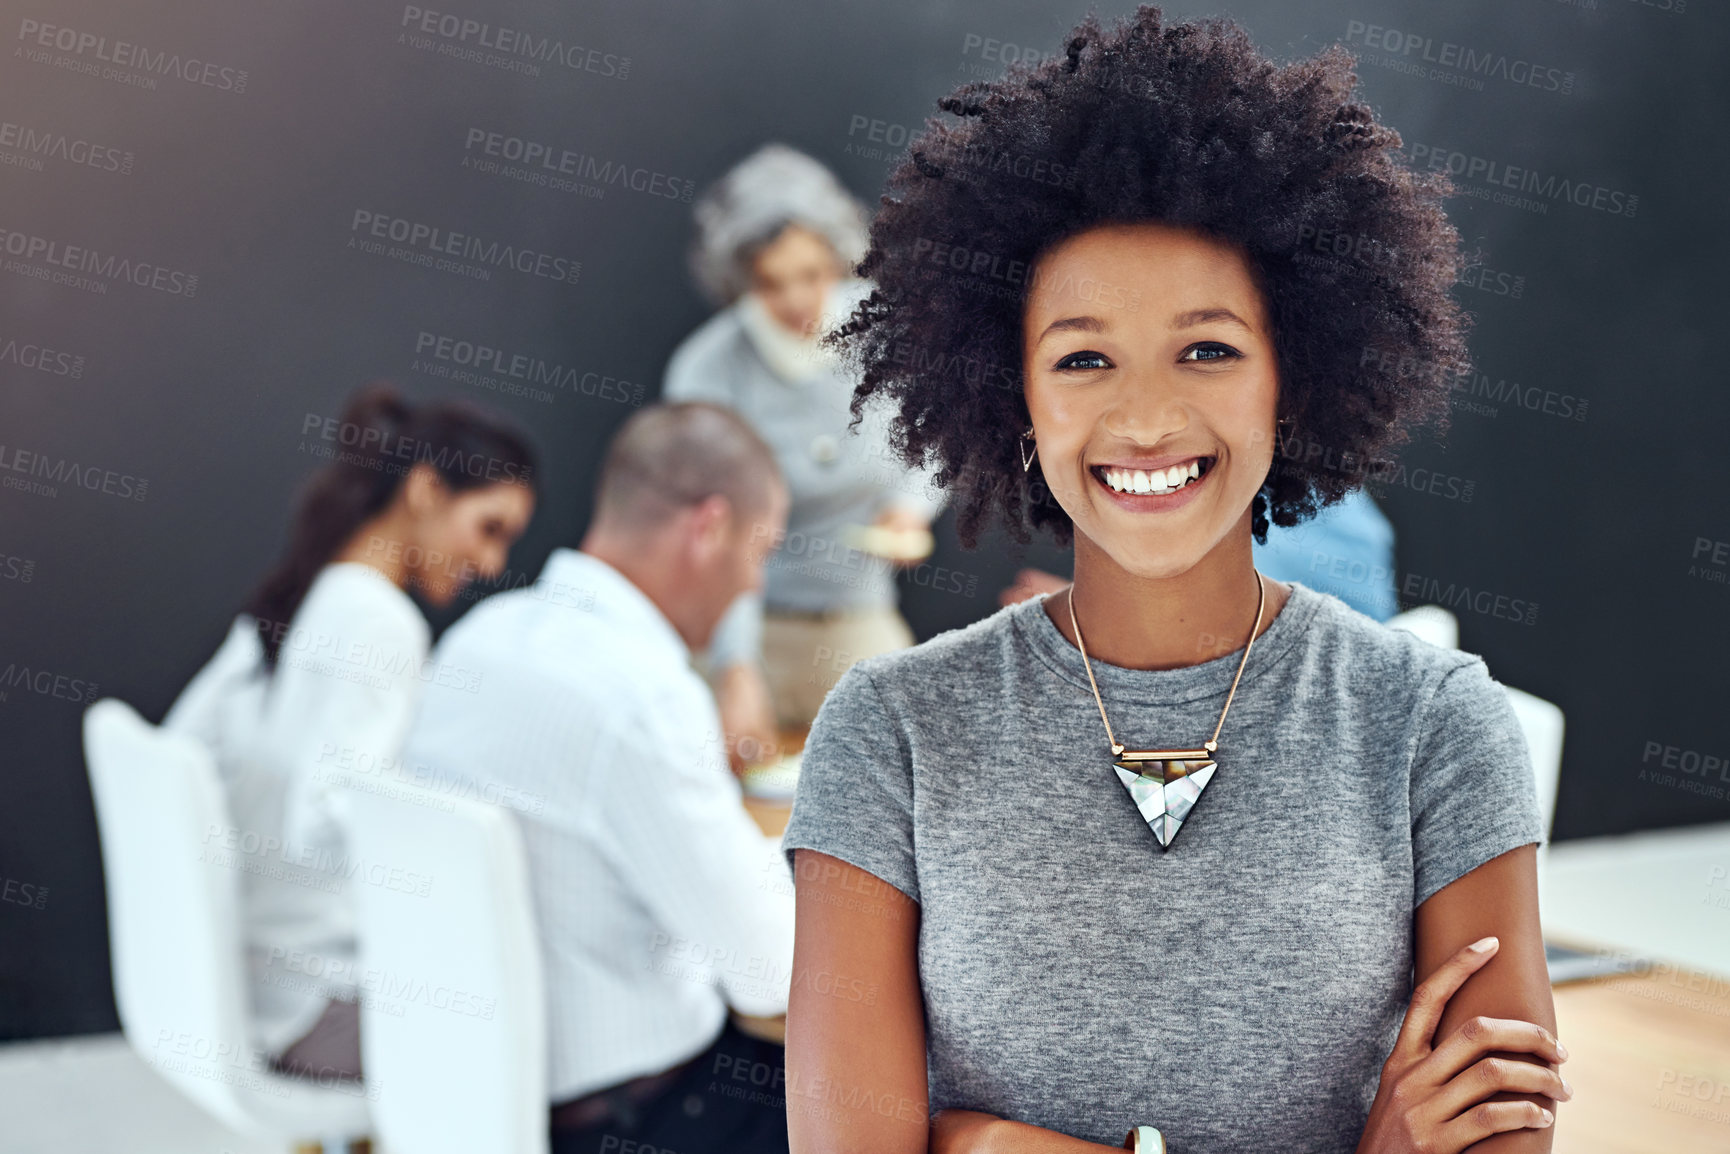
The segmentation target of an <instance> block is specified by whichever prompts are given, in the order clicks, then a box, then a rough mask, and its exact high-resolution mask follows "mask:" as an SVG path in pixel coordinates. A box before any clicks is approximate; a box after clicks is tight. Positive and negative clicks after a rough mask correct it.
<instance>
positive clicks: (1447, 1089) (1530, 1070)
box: [1431, 1058, 1574, 1119]
mask: <svg viewBox="0 0 1730 1154" xmlns="http://www.w3.org/2000/svg"><path fill="white" fill-rule="evenodd" d="M1502 1093H1508V1094H1542V1095H1543V1096H1544V1097H1546V1098H1550V1099H1552V1100H1554V1101H1557V1102H1566V1101H1567V1100H1568V1099H1570V1098H1572V1097H1573V1096H1574V1090H1573V1088H1572V1087H1571V1086H1569V1085H1568V1082H1567V1079H1565V1078H1563V1077H1562V1075H1561V1074H1560V1073H1559V1072H1558V1071H1555V1070H1552V1069H1550V1068H1549V1067H1548V1066H1540V1065H1538V1064H1537V1063H1535V1062H1523V1061H1521V1060H1520V1059H1518V1058H1485V1059H1484V1060H1483V1061H1481V1062H1475V1063H1473V1064H1472V1065H1471V1066H1470V1067H1468V1068H1467V1069H1465V1070H1463V1071H1461V1073H1460V1075H1459V1076H1458V1077H1456V1078H1454V1079H1453V1080H1452V1081H1450V1082H1449V1083H1448V1084H1447V1085H1445V1086H1443V1087H1442V1088H1441V1089H1440V1090H1439V1091H1437V1093H1436V1096H1435V1098H1433V1099H1432V1100H1431V1105H1432V1106H1433V1107H1434V1109H1435V1110H1436V1115H1435V1116H1437V1117H1441V1118H1444V1119H1452V1118H1455V1117H1458V1116H1459V1115H1461V1114H1464V1113H1466V1112H1467V1111H1468V1110H1470V1109H1471V1108H1472V1107H1474V1106H1476V1105H1478V1104H1479V1103H1481V1102H1483V1101H1485V1100H1486V1099H1488V1098H1490V1097H1492V1096H1493V1095H1496V1094H1502Z"/></svg>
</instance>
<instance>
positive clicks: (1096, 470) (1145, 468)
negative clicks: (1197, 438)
mask: <svg viewBox="0 0 1730 1154" xmlns="http://www.w3.org/2000/svg"><path fill="white" fill-rule="evenodd" d="M1218 460H1219V458H1218V457H1214V456H1189V457H1170V456H1167V457H1162V458H1157V459H1154V460H1151V461H1144V462H1139V463H1135V462H1115V461H1114V462H1108V463H1104V464H1098V465H1090V466H1088V469H1087V471H1088V473H1089V475H1091V476H1092V477H1093V480H1094V482H1095V483H1096V484H1097V485H1098V487H1099V488H1100V489H1102V490H1104V492H1105V494H1106V495H1107V496H1108V497H1109V498H1110V500H1111V501H1112V503H1113V504H1115V505H1117V506H1118V507H1119V508H1122V509H1127V510H1129V511H1130V512H1132V513H1167V512H1170V511H1171V510H1173V509H1180V508H1182V507H1183V506H1184V505H1187V504H1188V503H1189V502H1190V501H1191V500H1193V499H1194V498H1195V494H1196V491H1197V490H1198V489H1200V488H1201V487H1202V486H1203V485H1205V484H1206V483H1207V480H1208V478H1209V477H1211V476H1212V475H1213V467H1214V464H1215V463H1216V462H1217V461H1218Z"/></svg>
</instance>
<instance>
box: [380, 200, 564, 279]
mask: <svg viewBox="0 0 1730 1154" xmlns="http://www.w3.org/2000/svg"><path fill="white" fill-rule="evenodd" d="M348 227H349V232H350V234H351V235H350V236H349V241H348V243H349V247H350V248H358V249H360V250H361V251H362V252H367V253H373V254H376V255H380V256H388V257H392V258H394V259H396V260H401V261H405V262H406V263H409V264H419V265H424V266H426V267H428V268H437V269H440V270H442V271H451V272H460V273H463V274H464V275H467V276H476V274H480V275H478V276H476V279H478V280H486V279H490V277H491V273H490V271H489V269H488V268H487V267H484V266H490V267H491V268H502V269H510V270H511V271H513V272H519V273H523V274H524V275H526V276H536V277H541V278H543V279H545V280H551V281H559V282H561V283H564V284H571V285H574V284H576V283H577V278H578V277H579V276H580V275H581V274H582V271H583V263H582V262H581V261H577V260H570V259H569V258H567V257H562V256H555V255H553V254H552V253H547V252H539V251H537V250H535V249H532V248H527V247H523V246H519V245H512V244H504V243H502V242H500V241H496V240H487V239H486V238H485V237H479V236H475V235H474V234H473V233H466V232H453V231H451V230H450V229H447V228H440V227H439V226H437V225H432V224H426V223H424V222H422V221H418V220H409V219H407V218H406V217H400V216H392V215H391V214H389V213H384V212H372V211H369V210H367V209H364V208H357V209H355V210H354V215H353V217H352V218H351V219H350V220H349V226H348ZM386 241H389V242H391V243H393V244H395V245H397V246H399V247H397V248H392V249H388V250H387V249H386V247H385V244H384V242H386ZM463 261H471V262H474V263H472V264H463V263H461V262H463Z"/></svg>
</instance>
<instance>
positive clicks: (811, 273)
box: [751, 224, 841, 337]
mask: <svg viewBox="0 0 1730 1154" xmlns="http://www.w3.org/2000/svg"><path fill="white" fill-rule="evenodd" d="M840 279H841V263H840V261H838V260H836V259H835V250H834V249H832V248H830V247H829V242H828V241H826V240H824V239H823V238H822V237H820V236H818V235H817V234H816V233H814V232H812V231H811V230H810V229H807V228H801V227H800V226H798V225H796V224H790V225H788V226H787V227H786V228H784V229H782V230H781V233H780V235H779V236H777V237H776V238H775V239H774V240H772V241H770V242H769V243H768V244H766V245H764V246H763V248H762V249H760V250H759V251H758V253H757V258H756V259H755V260H754V261H752V262H751V291H752V292H754V293H756V294H757V296H758V298H759V299H761V300H762V302H763V307H764V308H766V309H768V310H769V315H770V316H772V317H774V318H775V321H776V323H778V324H779V325H780V326H781V327H782V328H784V329H786V330H788V331H789V332H792V333H796V334H798V335H800V336H807V337H808V336H811V335H812V334H813V332H814V330H815V329H816V326H817V321H818V319H819V318H820V317H821V316H822V315H823V302H824V300H825V298H826V297H827V296H828V293H829V290H830V288H832V287H833V286H834V284H835V282H836V281H838V280H840Z"/></svg>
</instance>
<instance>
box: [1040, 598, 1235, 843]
mask: <svg viewBox="0 0 1730 1154" xmlns="http://www.w3.org/2000/svg"><path fill="white" fill-rule="evenodd" d="M1255 587H1256V603H1255V624H1254V625H1252V626H1250V630H1249V640H1248V641H1246V642H1244V646H1243V657H1242V659H1241V660H1239V661H1238V663H1237V675H1236V676H1235V677H1233V678H1232V679H1231V692H1229V693H1227V694H1226V695H1225V708H1224V709H1221V710H1220V711H1219V724H1217V725H1215V726H1214V727H1213V736H1212V737H1211V738H1209V739H1208V740H1207V741H1206V742H1204V743H1203V744H1202V747H1201V748H1200V749H1125V748H1124V747H1123V746H1122V745H1121V744H1119V743H1118V740H1117V738H1116V737H1115V736H1114V735H1113V734H1112V732H1111V720H1110V719H1109V718H1108V717H1106V716H1105V700H1104V699H1103V698H1102V697H1100V696H1099V682H1097V681H1095V680H1094V678H1093V663H1092V662H1091V661H1089V660H1088V659H1087V644H1086V642H1084V641H1082V639H1081V623H1080V622H1078V621H1077V620H1076V619H1075V585H1074V583H1073V582H1071V583H1070V586H1069V591H1068V601H1069V624H1070V626H1071V627H1072V628H1073V629H1074V630H1075V646H1076V648H1077V649H1080V650H1081V664H1082V666H1083V667H1084V668H1085V669H1086V670H1087V683H1088V684H1089V685H1091V686H1092V687H1093V700H1094V702H1095V703H1096V704H1097V705H1098V706H1099V720H1101V721H1103V722H1105V739H1106V740H1107V741H1109V742H1110V743H1111V755H1112V756H1113V757H1114V758H1116V759H1117V760H1116V761H1114V762H1112V767H1113V768H1114V769H1115V770H1116V772H1117V779H1118V780H1119V781H1121V782H1123V787H1124V788H1125V789H1127V790H1128V791H1129V796H1130V798H1131V799H1132V800H1134V802H1135V808H1136V809H1137V810H1139V811H1140V812H1141V817H1142V820H1143V821H1145V822H1147V824H1148V828H1150V829H1152V830H1153V836H1154V840H1155V841H1157V842H1159V848H1160V849H1162V850H1164V849H1170V848H1171V843H1172V840H1173V839H1174V838H1176V837H1177V831H1178V830H1180V829H1182V828H1183V823H1184V820H1185V819H1186V818H1188V817H1189V813H1190V810H1192V809H1193V808H1195V803H1196V802H1197V801H1198V800H1199V799H1200V798H1201V791H1202V790H1204V789H1206V788H1207V783H1208V782H1210V781H1212V780H1213V775H1214V771H1215V770H1216V769H1218V768H1219V766H1218V765H1217V764H1216V763H1215V762H1214V760H1213V755H1214V753H1215V751H1216V750H1218V749H1219V731H1220V730H1221V729H1223V728H1224V727H1225V715H1226V714H1227V713H1230V712H1231V702H1232V698H1234V697H1236V696H1237V683H1238V682H1239V681H1240V680H1242V678H1243V667H1244V666H1245V665H1248V664H1249V650H1250V646H1252V645H1254V644H1255V635H1256V634H1257V633H1259V632H1261V615H1262V610H1263V608H1265V607H1266V605H1267V585H1266V584H1265V583H1264V582H1263V581H1262V577H1261V572H1260V570H1257V571H1256V575H1255Z"/></svg>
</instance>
